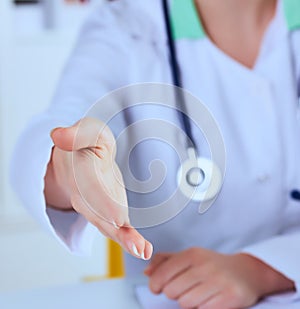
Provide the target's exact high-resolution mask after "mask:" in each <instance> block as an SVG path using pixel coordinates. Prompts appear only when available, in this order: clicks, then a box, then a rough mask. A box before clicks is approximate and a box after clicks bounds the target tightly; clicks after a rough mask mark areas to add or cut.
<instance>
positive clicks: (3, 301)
mask: <svg viewBox="0 0 300 309" xmlns="http://www.w3.org/2000/svg"><path fill="white" fill-rule="evenodd" d="M137 284H145V279H138V280H137V279H135V280H128V279H124V280H105V281H99V282H95V283H82V284H77V285H70V286H62V287H55V288H48V289H38V290H33V291H22V292H14V293H0V308H5V309H20V308H21V309H27V308H28V309H29V308H30V309H40V308H43V309H62V308H72V309H82V308H84V309H86V308H87V309H94V308H95V309H96V308H97V309H102V308H103V309H104V308H105V309H106V308H109V309H122V308H130V309H141V307H140V305H139V304H138V301H137V298H136V295H135V289H134V286H135V285H137ZM299 308H300V302H299V303H293V304H287V303H286V302H285V303H284V304H280V303H274V302H271V303H270V302H266V303H262V304H259V305H258V306H255V307H254V308H253V309H299ZM153 309H155V308H153Z"/></svg>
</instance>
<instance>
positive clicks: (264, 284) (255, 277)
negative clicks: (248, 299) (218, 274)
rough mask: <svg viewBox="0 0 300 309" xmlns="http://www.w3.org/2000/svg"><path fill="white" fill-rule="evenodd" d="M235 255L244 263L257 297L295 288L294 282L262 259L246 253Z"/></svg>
mask: <svg viewBox="0 0 300 309" xmlns="http://www.w3.org/2000/svg"><path fill="white" fill-rule="evenodd" d="M237 257H239V259H240V261H241V262H242V263H243V265H245V266H244V267H245V268H246V269H247V271H248V275H247V276H248V278H249V281H250V283H251V284H252V286H253V287H254V289H255V291H256V293H257V297H258V298H259V299H260V298H263V297H265V296H268V295H272V294H276V293H283V292H286V291H292V290H295V284H294V282H293V281H292V280H290V279H289V278H287V277H286V276H284V275H283V274H282V273H280V272H279V271H277V270H275V269H274V268H272V267H271V266H270V265H268V264H266V263H264V262H263V261H262V260H260V259H258V258H256V257H254V256H252V255H250V254H246V253H240V254H237Z"/></svg>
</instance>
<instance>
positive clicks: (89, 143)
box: [50, 118, 115, 153]
mask: <svg viewBox="0 0 300 309" xmlns="http://www.w3.org/2000/svg"><path fill="white" fill-rule="evenodd" d="M50 136H51V138H52V140H53V143H54V144H55V146H57V147H58V148H60V149H62V150H65V151H75V150H80V149H84V148H96V149H99V150H100V151H101V150H102V151H103V152H105V151H107V150H108V151H110V152H113V153H115V139H114V136H113V134H112V132H111V130H110V129H109V127H108V126H107V125H106V124H105V123H103V122H102V121H100V120H98V119H95V118H83V119H81V120H79V121H77V122H76V123H75V124H74V125H72V126H70V127H66V128H55V129H53V130H52V131H51V133H50Z"/></svg>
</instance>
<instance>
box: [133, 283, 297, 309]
mask: <svg viewBox="0 0 300 309" xmlns="http://www.w3.org/2000/svg"><path fill="white" fill-rule="evenodd" d="M135 294H136V297H137V299H138V301H139V303H140V305H141V306H142V308H143V309H180V307H179V305H178V304H177V302H176V301H172V300H169V299H168V298H167V297H166V296H165V295H163V294H160V295H154V294H152V293H151V291H150V290H149V289H148V287H147V286H146V285H138V286H136V287H135ZM288 299H290V295H289V294H286V295H280V296H276V297H272V298H269V299H267V300H266V301H264V302H262V303H260V304H258V305H256V306H254V307H253V308H252V309H299V308H300V303H299V302H288Z"/></svg>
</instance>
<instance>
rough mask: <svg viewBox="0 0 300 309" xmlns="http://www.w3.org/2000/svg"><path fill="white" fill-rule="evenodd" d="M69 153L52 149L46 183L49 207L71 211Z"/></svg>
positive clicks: (45, 191)
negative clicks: (68, 171)
mask: <svg viewBox="0 0 300 309" xmlns="http://www.w3.org/2000/svg"><path fill="white" fill-rule="evenodd" d="M68 156H69V153H67V152H65V151H62V150H60V149H59V148H57V147H55V146H54V147H53V148H52V153H51V158H50V161H49V163H48V165H47V172H46V175H45V178H44V181H45V190H44V194H45V199H46V204H47V207H50V208H53V209H58V210H63V211H71V210H73V207H72V205H71V203H70V194H69V184H68V178H69V176H68V174H67V171H66V170H67V169H68V168H69V161H70V160H68V158H67V157H68Z"/></svg>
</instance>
